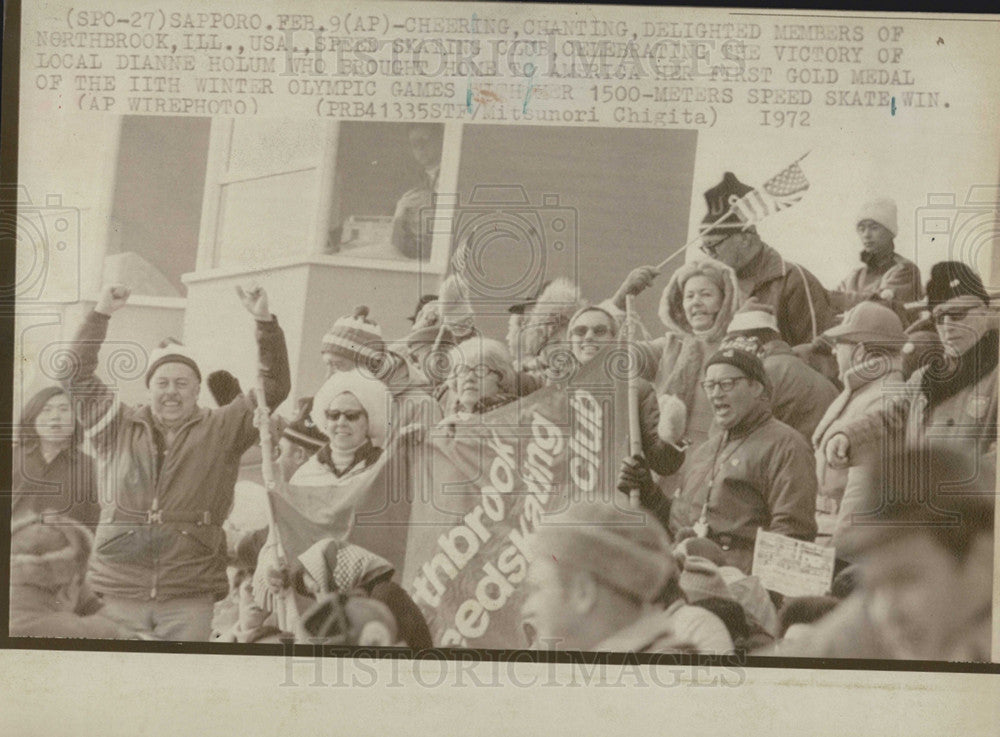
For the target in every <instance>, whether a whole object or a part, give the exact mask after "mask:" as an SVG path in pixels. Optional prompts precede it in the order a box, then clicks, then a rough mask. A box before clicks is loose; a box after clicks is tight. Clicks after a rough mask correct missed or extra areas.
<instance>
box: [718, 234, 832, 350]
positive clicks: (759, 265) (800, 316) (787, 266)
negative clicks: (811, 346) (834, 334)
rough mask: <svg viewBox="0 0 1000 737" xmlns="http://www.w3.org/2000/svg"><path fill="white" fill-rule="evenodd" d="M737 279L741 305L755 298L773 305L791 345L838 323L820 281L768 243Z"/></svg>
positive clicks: (802, 341) (782, 333) (816, 335)
mask: <svg viewBox="0 0 1000 737" xmlns="http://www.w3.org/2000/svg"><path fill="white" fill-rule="evenodd" d="M737 277H738V278H739V287H740V298H741V299H740V301H741V303H745V302H746V301H747V300H748V299H750V298H751V297H752V298H755V299H756V300H757V301H758V302H763V303H764V304H768V305H771V307H773V308H774V314H775V317H777V319H778V331H779V332H780V333H781V337H782V338H784V339H785V340H786V341H787V342H788V344H789V345H793V346H795V345H800V344H802V343H810V342H812V341H813V340H814V339H815V338H817V337H819V335H821V334H822V333H823V332H824V331H825V330H826V329H827V328H830V327H832V326H833V324H834V322H835V318H836V313H835V312H834V309H833V305H831V304H830V298H829V295H828V294H827V292H826V289H824V288H823V285H822V284H820V283H819V280H818V279H817V278H816V277H815V276H813V275H812V273H811V272H809V270H808V269H805V268H803V267H801V266H799V265H798V264H794V263H792V262H790V261H785V259H783V258H782V257H781V255H780V254H779V253H778V252H777V251H775V250H774V249H773V248H771V247H770V246H768V245H767V244H764V247H763V249H762V250H761V252H760V254H759V255H758V256H757V258H755V259H754V260H753V261H752V262H751V263H749V264H747V266H745V267H744V268H743V270H742V271H740V272H739V273H738V274H737Z"/></svg>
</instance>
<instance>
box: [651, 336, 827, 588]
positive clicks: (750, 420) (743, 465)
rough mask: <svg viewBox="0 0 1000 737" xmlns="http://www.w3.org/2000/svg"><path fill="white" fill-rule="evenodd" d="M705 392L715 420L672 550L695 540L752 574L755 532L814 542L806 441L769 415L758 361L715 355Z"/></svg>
mask: <svg viewBox="0 0 1000 737" xmlns="http://www.w3.org/2000/svg"><path fill="white" fill-rule="evenodd" d="M702 388H703V389H704V391H705V393H706V394H707V395H708V398H709V401H710V402H711V404H712V411H713V412H714V414H715V417H714V420H713V422H712V428H711V430H710V431H709V435H708V439H707V440H706V441H705V442H704V443H702V444H701V445H700V446H698V448H696V449H695V451H694V452H693V453H692V454H691V457H690V458H689V460H688V466H687V467H686V468H685V471H684V480H683V485H682V488H681V490H680V493H679V495H678V496H676V497H675V499H674V501H673V504H672V506H671V510H670V531H671V532H672V533H673V534H674V539H675V542H680V541H681V540H683V539H685V538H687V537H691V536H694V535H697V536H698V537H706V538H708V539H710V540H712V541H713V542H715V543H717V544H718V545H719V546H720V547H721V548H722V550H723V552H724V554H725V563H726V565H731V566H734V567H736V568H739V569H740V570H742V571H744V572H745V573H749V572H750V568H751V565H752V563H753V548H754V542H755V540H756V536H757V529H758V528H762V529H764V530H767V531H769V532H777V533H781V534H782V535H787V536H789V537H794V538H797V539H800V540H808V541H812V540H814V539H815V537H816V471H815V463H814V460H813V457H812V451H811V450H810V448H809V444H808V443H807V442H806V441H805V438H803V437H802V435H801V433H799V432H798V431H797V430H794V429H793V428H791V427H789V426H788V425H786V424H785V423H783V422H781V421H780V420H776V419H775V418H774V417H773V416H772V415H771V385H770V382H769V381H768V378H767V373H766V372H765V371H764V365H763V364H762V363H761V361H760V359H759V358H757V357H756V356H755V355H753V354H751V353H747V352H746V351H742V350H739V349H737V348H726V349H723V350H721V351H718V352H717V353H716V354H715V355H713V356H712V357H711V358H710V359H709V360H708V364H707V365H706V368H705V379H704V381H703V382H702Z"/></svg>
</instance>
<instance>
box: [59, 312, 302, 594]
mask: <svg viewBox="0 0 1000 737" xmlns="http://www.w3.org/2000/svg"><path fill="white" fill-rule="evenodd" d="M107 326H108V317H107V316H106V315H102V314H99V313H97V312H91V313H90V314H89V315H88V316H87V317H86V318H85V319H84V321H83V324H82V325H81V326H80V329H79V330H78V332H77V335H76V339H75V341H74V342H73V343H72V344H70V350H71V351H72V353H73V354H74V358H75V364H74V365H75V366H76V367H77V371H76V373H75V374H73V375H72V376H70V377H68V378H67V380H66V390H67V392H69V393H70V395H71V396H74V397H80V398H81V399H83V401H84V402H85V408H84V413H83V415H84V416H83V418H82V421H83V426H84V428H86V435H87V437H88V439H89V440H90V442H91V447H92V448H93V449H94V451H95V454H96V457H97V460H98V479H99V484H100V485H101V488H102V493H101V499H102V511H101V522H100V524H99V526H98V528H97V535H96V540H95V544H94V554H93V555H92V556H91V568H90V583H91V586H92V587H93V588H94V590H95V591H97V592H98V593H101V594H103V595H105V596H114V597H123V598H142V599H168V598H173V597H192V596H205V595H213V596H215V597H216V598H217V599H221V598H223V597H224V596H225V595H226V592H227V591H228V588H229V584H228V580H227V577H226V541H225V534H224V533H223V531H222V527H221V525H222V523H223V521H224V520H225V519H226V516H227V515H228V514H229V510H230V508H231V507H232V504H233V488H234V486H235V483H236V476H237V473H238V472H239V465H240V457H241V456H242V455H243V452H244V451H246V450H247V448H249V447H250V446H251V445H252V444H253V443H254V442H256V441H257V438H258V434H257V429H256V428H255V427H254V424H253V419H254V411H255V410H254V407H255V405H254V403H253V401H252V400H251V399H250V398H249V397H247V396H245V395H240V396H239V397H237V398H236V399H235V400H233V402H232V403H230V404H228V405H226V406H225V407H222V408H219V409H205V408H199V409H197V410H196V411H195V413H194V415H193V416H192V417H191V418H190V419H189V420H188V421H187V422H185V423H184V424H183V425H182V426H181V427H180V428H179V429H178V430H177V434H176V438H175V440H174V442H173V444H172V445H171V446H170V447H168V448H165V449H164V450H163V452H162V456H161V453H160V451H159V447H160V444H161V443H162V442H163V441H162V439H161V434H160V431H159V430H158V429H157V427H156V422H155V420H154V419H153V415H152V412H151V410H150V407H149V406H148V405H140V406H135V407H132V406H128V405H125V404H120V403H118V402H116V401H115V399H114V394H113V392H112V391H111V389H109V388H108V387H107V386H105V384H104V383H103V382H102V381H101V380H100V379H98V378H97V377H96V376H95V375H94V371H95V369H96V368H97V363H98V353H99V351H100V347H101V344H102V342H103V341H104V338H105V335H106V334H107ZM257 344H258V347H259V359H260V366H261V375H262V377H263V382H264V393H265V395H266V398H267V402H268V406H269V407H271V408H273V407H276V406H277V405H278V404H280V403H281V402H282V401H284V399H285V398H286V397H287V396H288V392H289V388H290V382H289V375H288V354H287V352H286V349H285V339H284V334H283V333H282V331H281V328H280V327H279V326H278V323H277V320H272V321H271V322H257Z"/></svg>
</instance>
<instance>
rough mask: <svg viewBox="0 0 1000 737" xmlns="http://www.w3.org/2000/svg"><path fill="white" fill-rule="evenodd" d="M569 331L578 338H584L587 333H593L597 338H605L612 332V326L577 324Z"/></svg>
mask: <svg viewBox="0 0 1000 737" xmlns="http://www.w3.org/2000/svg"><path fill="white" fill-rule="evenodd" d="M569 332H570V335H573V336H575V337H577V338H582V337H583V336H585V335H586V334H587V333H593V334H594V337H595V338H603V337H605V336H606V335H608V334H609V333H610V332H611V328H609V327H608V326H607V325H575V326H574V327H573V329H572V330H570V331H569Z"/></svg>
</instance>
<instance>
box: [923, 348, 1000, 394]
mask: <svg viewBox="0 0 1000 737" xmlns="http://www.w3.org/2000/svg"><path fill="white" fill-rule="evenodd" d="M998 353H1000V331H997V330H990V331H988V332H987V333H986V334H984V335H983V337H982V338H980V339H979V341H978V342H977V343H976V344H975V345H974V346H972V348H970V349H969V350H967V351H966V352H965V353H963V354H962V355H961V356H959V357H958V360H957V361H955V362H954V363H952V364H951V366H950V368H951V370H950V371H945V372H943V373H944V375H941V374H942V372H939V371H933V370H931V369H930V368H928V369H925V370H924V374H923V376H922V377H921V378H920V391H921V392H922V393H923V395H924V396H925V397H927V409H931V408H933V407H936V406H937V405H939V404H941V402H943V401H945V400H946V399H948V398H949V397H953V396H955V395H956V394H958V393H959V392H960V391H962V390H963V389H966V388H968V387H970V386H972V385H973V384H976V383H978V382H979V381H981V380H982V379H983V378H985V377H986V376H987V375H989V373H990V372H991V371H993V369H995V368H996V367H997V359H998V357H1000V356H998Z"/></svg>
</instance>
